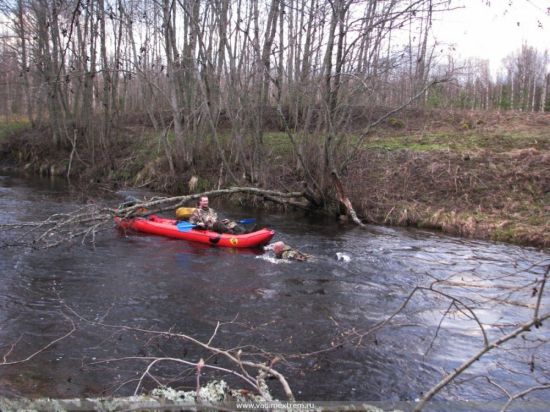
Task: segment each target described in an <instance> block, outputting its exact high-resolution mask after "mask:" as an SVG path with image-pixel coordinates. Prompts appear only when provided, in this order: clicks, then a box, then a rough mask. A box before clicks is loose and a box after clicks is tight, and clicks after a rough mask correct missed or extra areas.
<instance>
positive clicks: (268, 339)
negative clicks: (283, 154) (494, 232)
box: [0, 176, 550, 401]
mask: <svg viewBox="0 0 550 412" xmlns="http://www.w3.org/2000/svg"><path fill="white" fill-rule="evenodd" d="M127 194H134V195H136V194H137V195H143V193H142V192H132V191H127V192H119V193H115V194H112V195H104V198H102V199H100V200H98V199H96V198H95V197H92V196H91V195H90V198H86V196H87V195H86V194H82V193H79V192H73V191H71V190H70V188H69V187H68V186H67V185H66V184H65V183H64V182H63V181H51V180H49V179H29V178H22V177H18V176H1V177H0V223H4V224H5V223H16V222H28V221H37V220H40V219H43V218H46V217H47V216H49V215H50V214H51V213H57V212H63V211H70V210H74V209H75V208H77V207H78V206H80V205H81V204H82V203H84V202H88V201H102V202H105V203H107V204H112V205H114V204H117V203H118V202H120V201H121V200H122V199H123V198H124V196H125V195H127ZM214 206H215V207H216V208H217V209H218V210H223V211H224V212H225V213H226V214H227V216H229V217H232V218H245V217H255V218H257V219H258V222H259V224H260V226H269V227H270V228H272V229H274V230H275V231H276V237H275V240H283V241H285V242H287V243H289V244H291V245H293V246H296V247H298V248H299V249H300V250H302V251H303V252H306V253H310V254H312V255H314V257H315V258H314V260H313V261H311V262H305V263H297V262H294V263H291V262H284V261H277V260H275V259H273V257H272V255H271V254H270V253H271V252H263V251H261V250H232V249H226V248H216V247H210V246H203V245H200V244H193V243H188V242H185V241H176V240H170V239H164V238H161V237H155V236H147V235H141V234H135V233H126V234H125V233H121V232H120V231H118V230H116V229H115V227H114V225H113V228H112V230H108V231H105V232H103V233H102V234H101V235H100V236H98V238H97V240H96V243H95V245H94V246H92V245H89V244H87V245H82V244H80V243H78V242H75V243H72V244H71V245H63V246H61V247H57V248H53V249H48V250H34V249H32V248H30V247H5V245H4V246H3V247H2V248H0V273H1V277H2V281H1V282H0V308H1V311H0V344H1V346H2V347H1V348H0V354H2V356H3V357H4V358H5V359H6V360H7V361H8V362H9V361H14V360H23V359H25V358H26V357H28V356H29V355H31V354H33V353H34V352H36V351H38V350H40V349H41V348H43V347H44V346H45V345H47V344H48V343H49V342H51V341H53V340H55V339H57V338H59V337H61V336H63V335H64V334H66V333H67V332H68V331H70V330H71V325H72V322H74V323H75V327H76V330H75V331H74V332H73V333H72V334H71V335H70V336H69V337H67V338H65V339H63V340H60V341H59V342H57V343H55V344H54V345H52V346H50V347H48V348H46V349H45V350H43V351H42V352H40V353H38V354H36V355H35V356H34V357H32V359H30V360H28V361H25V362H21V363H18V364H15V365H3V366H0V395H3V396H26V397H32V398H36V397H44V396H48V397H54V398H69V397H85V396H101V395H117V396H123V395H129V394H132V393H133V392H134V390H135V389H136V384H137V381H136V378H137V377H139V376H140V374H141V373H142V372H143V370H144V368H145V367H146V365H147V363H146V362H143V361H140V360H135V359H131V360H130V359H127V358H128V357H133V358H134V357H144V356H173V357H181V358H184V359H187V360H189V361H194V362H196V361H197V360H198V358H199V357H200V356H202V357H205V356H208V354H205V353H203V352H200V351H199V349H197V348H196V347H194V346H193V345H191V344H189V343H187V342H182V341H181V340H179V339H175V338H166V337H158V336H152V335H148V334H143V333H139V332H137V331H132V330H124V329H122V328H121V327H122V326H129V327H139V328H149V329H155V330H159V331H168V330H170V331H175V332H181V333H185V334H188V335H191V336H193V337H195V338H197V339H200V340H203V341H205V342H206V341H208V340H209V339H210V338H211V337H212V335H213V333H214V330H215V329H216V325H217V324H218V322H221V325H220V327H219V329H218V330H217V332H216V334H215V336H214V338H213V340H212V344H213V345H215V346H218V347H224V348H236V347H242V349H243V353H269V354H271V355H269V356H268V357H274V356H275V354H277V355H278V359H280V360H279V361H278V362H277V363H276V365H275V366H276V367H277V368H278V369H279V370H280V371H281V372H282V373H283V374H284V375H285V376H286V377H287V379H288V381H289V383H290V386H291V387H292V389H293V390H294V392H295V395H296V397H297V398H298V399H302V400H368V401H380V400H385V401H387V400H390V401H397V400H400V401H407V400H414V399H417V398H419V397H421V396H422V393H424V392H425V391H427V390H428V389H429V388H430V387H431V386H432V385H433V384H435V383H436V382H437V381H438V380H439V379H440V378H441V376H442V373H443V372H444V371H449V370H452V369H453V368H456V367H457V366H458V365H459V364H460V363H461V362H463V361H464V360H465V359H467V358H468V357H470V356H471V355H472V354H473V353H475V352H476V351H477V350H479V349H480V348H481V347H482V344H483V339H482V333H481V330H480V328H479V327H478V325H477V323H476V322H475V321H474V320H472V318H471V313H470V312H468V310H467V309H466V306H468V308H470V309H473V311H474V313H475V314H476V316H477V317H478V318H479V320H480V321H481V322H482V323H483V324H484V325H485V330H486V332H487V335H488V338H489V339H494V338H495V337H497V336H500V335H501V334H502V333H503V332H507V331H510V330H511V329H510V327H511V326H513V325H518V324H520V323H522V322H525V321H526V320H527V319H528V318H529V316H531V315H532V312H533V307H534V304H535V303H536V297H533V296H532V295H533V293H532V292H533V286H534V283H533V282H535V281H536V280H537V279H541V277H542V275H543V273H544V265H548V264H549V263H550V255H549V254H548V253H545V252H542V251H538V250H536V249H532V248H524V247H518V246H513V245H508V244H502V243H491V242H482V241H474V240H467V239H460V238H453V237H448V236H443V235H440V234H436V233H431V232H428V231H420V230H404V229H394V228H385V227H369V228H367V230H364V229H360V228H357V227H353V226H351V225H342V224H339V223H336V222H334V221H332V220H319V219H318V218H313V217H307V216H303V214H301V213H285V214H283V213H266V212H261V211H257V210H254V211H245V210H242V209H235V208H229V207H224V205H223V204H221V203H216V202H214ZM15 236H16V234H15V232H13V231H7V230H2V232H1V236H0V241H1V242H3V244H5V243H6V242H12V241H13V240H14V237H15ZM337 253H344V254H346V255H347V256H348V257H349V261H343V260H338V259H337ZM434 282H435V283H434ZM431 284H433V285H434V286H433V288H434V289H436V290H438V291H440V292H442V293H445V294H447V295H452V296H453V297H455V298H456V299H457V301H455V302H456V306H451V305H450V303H451V301H450V300H449V299H447V298H446V297H444V296H443V295H442V294H436V293H433V292H432V293H430V292H426V291H424V292H420V291H419V292H418V293H417V294H415V296H414V297H413V298H412V299H411V300H410V302H409V304H408V305H407V306H406V308H405V309H404V310H403V311H402V312H401V313H399V314H398V315H397V316H396V317H395V318H394V319H393V321H392V322H391V323H389V324H388V325H386V326H384V327H383V328H381V329H379V330H377V331H376V332H375V333H373V334H368V335H365V336H362V335H363V333H364V332H365V331H366V330H368V329H369V328H370V327H372V326H373V325H375V324H376V323H377V322H380V321H382V320H383V319H386V318H387V317H388V316H389V315H391V314H392V313H393V312H394V311H396V310H397V309H398V308H399V307H400V306H401V305H402V303H403V302H404V301H405V299H406V298H407V296H408V295H409V294H410V293H411V292H412V291H413V289H414V288H415V287H416V286H422V287H429V286H430V285H431ZM546 296H548V293H547V294H546ZM459 302H460V303H459ZM549 303H550V299H548V297H545V298H544V299H543V304H544V306H545V308H546V310H548V304H549ZM461 304H464V305H465V306H461ZM458 309H460V310H458ZM443 315H445V316H444V318H443V320H441V319H442V316H443ZM85 319H86V320H85ZM94 322H96V323H94ZM97 322H101V323H103V324H108V325H112V326H113V327H107V326H100V325H98V324H97ZM115 326H118V327H115ZM530 336H531V335H530ZM537 339H538V340H537ZM547 340H550V333H549V332H548V327H547V326H546V325H544V327H543V328H541V329H539V330H537V331H536V334H533V337H532V338H528V339H516V340H515V341H514V342H513V343H511V344H509V345H507V346H506V348H505V349H506V350H499V351H495V352H491V353H489V354H488V355H487V356H486V357H484V358H482V360H481V361H480V362H477V363H476V364H475V365H474V367H472V368H471V369H470V370H469V371H468V373H466V374H465V375H463V376H461V378H460V380H461V383H460V384H459V385H451V386H449V387H448V388H446V389H445V390H444V391H443V392H441V394H440V395H439V397H438V399H443V400H466V399H467V400H484V401H487V400H493V399H503V392H502V391H501V390H500V389H498V388H497V386H495V385H492V384H489V383H488V381H487V379H486V377H490V379H491V380H492V381H494V382H497V383H498V384H499V385H501V386H503V387H505V388H507V389H508V390H509V391H510V393H515V392H517V391H519V390H521V389H524V388H526V387H529V386H532V385H534V384H536V383H537V379H538V380H539V381H540V380H541V379H542V380H544V379H547V377H548V375H547V373H548V366H549V365H548V362H549V359H550V350H549V348H548V345H547V344H546V343H545V342H546V341H547ZM537 342H539V343H540V342H543V343H541V344H540V345H538V346H537ZM535 346H536V348H535V349H533V347H535ZM328 349H330V350H328ZM317 351H320V352H318V353H316V354H311V353H312V352H317ZM304 354H309V355H304ZM205 360H206V362H207V363H208V362H214V363H216V362H222V361H221V360H219V359H217V358H212V357H205ZM152 373H153V374H154V376H155V378H156V379H157V380H158V382H160V383H162V384H166V385H170V386H172V387H175V388H179V389H190V388H194V385H195V372H194V370H193V369H192V368H185V367H183V366H182V365H177V364H170V363H167V364H163V365H161V366H160V367H159V368H158V369H155V370H153V371H152ZM203 375H204V377H203V379H208V378H219V377H220V376H219V374H215V373H210V372H208V373H207V372H204V373H203ZM545 376H546V378H545ZM228 380H229V381H230V382H231V383H232V384H233V385H234V386H245V385H244V384H243V382H240V381H238V380H235V379H233V378H231V377H229V378H228ZM270 382H272V381H270ZM271 385H272V386H273V390H274V392H275V394H276V395H277V396H279V397H281V396H282V394H281V393H280V390H279V389H277V385H276V383H275V382H272V384H271ZM154 386H156V383H155V382H154V380H153V379H150V378H147V379H145V380H144V384H143V386H141V387H140V388H139V390H138V391H139V392H141V391H144V392H146V391H148V390H150V389H151V388H152V387H154ZM533 395H534V396H537V397H539V398H542V399H547V400H548V399H550V396H549V394H548V393H547V392H537V393H534V394H533Z"/></svg>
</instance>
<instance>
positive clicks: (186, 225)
mask: <svg viewBox="0 0 550 412" xmlns="http://www.w3.org/2000/svg"><path fill="white" fill-rule="evenodd" d="M237 223H239V224H241V225H248V224H250V223H256V219H255V218H253V217H250V218H248V219H242V220H239V221H237ZM177 226H178V230H180V231H181V232H189V231H190V230H191V229H193V228H194V227H196V226H197V225H195V224H194V223H191V222H185V221H183V222H178V224H177Z"/></svg>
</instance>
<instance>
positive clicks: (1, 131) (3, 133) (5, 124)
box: [0, 119, 30, 141]
mask: <svg viewBox="0 0 550 412" xmlns="http://www.w3.org/2000/svg"><path fill="white" fill-rule="evenodd" d="M28 127H30V123H29V121H28V120H26V119H21V120H11V121H4V120H0V141H1V140H4V139H5V138H7V137H8V136H10V135H12V134H14V133H17V132H20V131H23V130H25V129H27V128H28Z"/></svg>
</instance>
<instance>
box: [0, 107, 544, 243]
mask: <svg viewBox="0 0 550 412" xmlns="http://www.w3.org/2000/svg"><path fill="white" fill-rule="evenodd" d="M47 135H48V130H47V129H34V130H31V129H29V128H17V129H16V130H15V131H11V132H10V133H9V134H7V135H4V136H3V138H2V149H1V150H2V161H1V167H2V168H3V169H4V170H6V169H9V170H14V169H17V170H25V171H28V172H29V173H33V174H36V173H38V174H41V175H43V176H64V177H67V176H68V177H69V179H71V183H72V184H74V185H77V186H82V187H83V188H84V187H87V186H89V185H95V186H97V185H100V186H103V187H105V188H113V187H115V188H116V187H121V186H142V187H149V188H151V189H153V190H158V191H163V192H165V193H167V194H183V193H187V192H189V190H190V187H189V181H190V179H191V177H192V176H196V177H197V179H196V180H195V182H194V187H193V188H191V189H193V190H194V191H195V192H199V191H204V190H210V189H213V188H217V187H218V186H223V185H224V183H225V176H224V174H223V173H222V170H221V169H219V168H218V167H212V164H213V159H212V157H211V156H208V155H204V156H201V155H199V156H197V157H196V159H195V160H194V162H193V164H191V165H186V166H178V165H176V166H177V169H176V173H171V172H170V168H169V164H168V161H167V158H166V156H165V153H164V151H163V150H162V149H161V145H160V142H159V140H158V137H155V136H154V134H153V133H152V131H151V130H150V129H149V128H147V127H146V126H139V127H137V126H133V127H132V126H128V127H120V128H119V129H118V131H117V138H116V139H114V141H113V143H112V144H111V147H110V148H109V150H108V156H99V155H98V154H97V153H96V152H95V151H94V150H93V148H89V147H86V145H85V144H84V143H81V144H79V145H77V146H76V147H74V146H73V145H71V144H66V145H65V146H60V147H52V145H51V144H49V139H47V138H45V136H47ZM285 139H286V138H285V136H284V134H282V133H280V132H273V133H271V134H269V135H268V139H267V140H266V143H267V145H268V146H269V145H272V148H273V150H272V151H271V150H270V151H271V155H272V159H273V161H272V162H271V164H270V165H269V169H268V170H266V171H265V173H264V176H263V177H262V179H261V180H262V181H261V182H256V183H258V184H259V185H261V186H264V187H269V188H274V189H287V190H300V189H301V184H300V183H299V182H300V180H301V176H300V175H299V171H298V170H297V168H296V160H295V158H294V157H293V156H292V151H291V150H286V148H287V147H286V146H285V144H288V142H286V140H285ZM214 161H215V160H214ZM342 179H343V181H344V184H345V186H346V190H347V192H348V195H349V197H350V198H351V200H352V202H353V204H354V207H355V208H356V210H357V212H358V213H359V214H360V216H361V218H362V219H364V220H365V221H367V222H371V223H377V224H385V225H400V226H416V227H423V228H431V229H437V230H441V231H443V232H446V233H450V234H455V235H460V236H466V237H472V238H480V239H492V240H497V241H505V242H512V243H517V244H522V245H531V246H536V247H543V248H547V247H549V246H550V115H548V114H521V113H508V114H500V113H481V114H480V113H476V112H473V113H472V112H461V113H456V112H455V113H452V115H451V114H449V115H447V116H446V117H444V116H441V115H439V116H438V115H437V114H433V113H430V114H427V115H426V116H424V117H421V116H419V115H418V113H417V114H416V115H414V116H413V115H411V114H410V113H409V112H405V113H403V114H402V115H401V117H393V118H390V119H388V121H387V122H386V124H385V125H383V127H380V128H379V129H377V130H376V131H375V132H374V133H373V134H372V135H371V136H369V138H368V139H367V141H366V143H365V145H364V147H363V148H362V150H361V153H360V155H359V157H358V158H357V159H356V160H355V162H354V163H352V164H351V165H350V167H349V168H348V170H347V173H346V175H345V176H342ZM248 185H252V184H250V183H248ZM325 213H333V214H334V215H335V217H336V215H337V213H336V212H335V211H334V210H330V211H328V210H325Z"/></svg>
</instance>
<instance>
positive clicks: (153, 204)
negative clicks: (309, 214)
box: [0, 187, 308, 248]
mask: <svg viewBox="0 0 550 412" xmlns="http://www.w3.org/2000/svg"><path fill="white" fill-rule="evenodd" d="M238 193H244V194H249V195H253V196H258V197H262V198H263V199H265V200H269V201H273V202H276V203H279V204H285V205H291V206H294V207H300V208H302V209H307V208H308V202H307V199H306V197H305V196H304V195H303V193H302V192H288V193H285V192H278V191H275V190H265V189H259V188H255V187H232V188H228V189H219V190H210V191H207V192H202V193H195V194H191V195H185V196H176V197H156V198H152V199H150V200H147V201H146V200H144V201H139V200H138V201H137V202H132V204H131V205H128V206H121V207H117V208H112V207H107V206H105V205H101V204H92V205H86V206H84V207H82V208H79V209H77V210H76V211H74V212H70V213H58V214H55V215H52V216H50V217H49V218H48V219H46V220H43V221H41V222H25V223H19V224H0V227H2V228H3V229H5V230H17V229H18V230H21V229H23V230H24V229H28V230H26V231H23V232H22V233H20V234H18V236H16V237H15V240H14V241H10V243H4V244H3V245H2V247H8V246H32V247H35V248H50V247H55V246H58V245H60V244H62V243H66V242H70V241H73V240H75V239H81V242H82V243H85V242H86V241H90V242H91V243H95V239H96V235H97V234H98V233H99V232H100V231H102V230H107V229H110V228H112V225H113V219H114V218H115V217H120V218H130V217H135V216H146V215H150V214H154V213H160V212H163V211H167V210H174V209H176V208H178V207H180V206H184V205H185V204H188V203H189V202H191V201H194V200H197V199H199V198H200V197H202V196H210V197H218V196H225V195H233V194H238Z"/></svg>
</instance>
